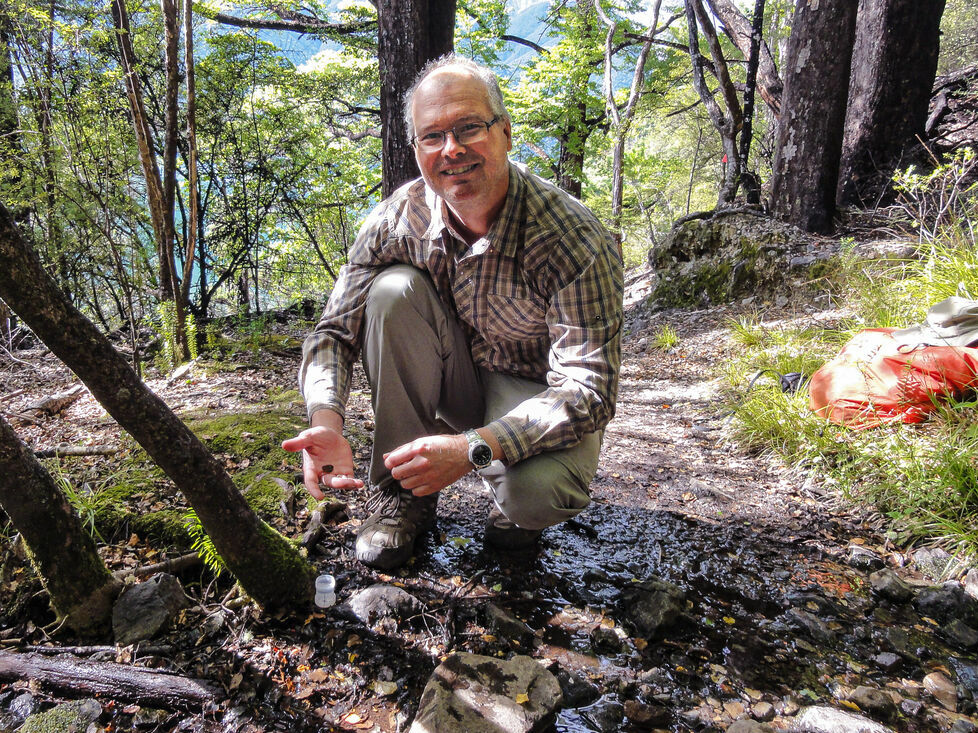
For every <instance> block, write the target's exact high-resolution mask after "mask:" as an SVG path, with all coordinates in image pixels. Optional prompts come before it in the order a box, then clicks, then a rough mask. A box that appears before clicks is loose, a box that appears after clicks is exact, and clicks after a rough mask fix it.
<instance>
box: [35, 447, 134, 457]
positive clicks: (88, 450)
mask: <svg viewBox="0 0 978 733" xmlns="http://www.w3.org/2000/svg"><path fill="white" fill-rule="evenodd" d="M121 450H122V448H120V447H119V446H117V445H58V446H55V447H53V448H37V449H35V451H34V456H35V457H36V458H58V457H60V456H111V455H115V454H116V453H118V452H119V451H121Z"/></svg>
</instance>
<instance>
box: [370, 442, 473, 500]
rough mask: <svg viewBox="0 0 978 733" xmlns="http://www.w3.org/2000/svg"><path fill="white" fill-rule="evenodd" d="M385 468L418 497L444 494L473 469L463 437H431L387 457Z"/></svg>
mask: <svg viewBox="0 0 978 733" xmlns="http://www.w3.org/2000/svg"><path fill="white" fill-rule="evenodd" d="M384 465H385V466H387V468H388V469H389V470H390V472H391V476H393V477H394V478H395V479H397V481H398V483H400V484H401V487H402V488H404V489H408V490H410V491H412V492H413V493H414V495H415V496H425V495H427V494H434V493H435V492H436V491H441V490H442V489H444V488H445V487H446V486H449V485H450V484H452V483H453V482H455V481H457V480H458V479H460V478H461V477H462V476H464V475H465V474H467V473H468V472H469V471H471V470H472V464H471V463H469V442H468V441H467V440H466V439H465V436H464V435H429V436H426V437H424V438H418V439H417V440H412V441H411V442H410V443H406V444H405V445H402V446H401V447H400V448H395V449H394V450H392V451H391V452H390V453H386V454H384Z"/></svg>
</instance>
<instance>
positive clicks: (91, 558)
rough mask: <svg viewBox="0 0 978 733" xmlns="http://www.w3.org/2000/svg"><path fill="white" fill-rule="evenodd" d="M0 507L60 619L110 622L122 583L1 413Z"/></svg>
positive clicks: (92, 624)
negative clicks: (114, 576)
mask: <svg viewBox="0 0 978 733" xmlns="http://www.w3.org/2000/svg"><path fill="white" fill-rule="evenodd" d="M0 507H3V510H4V512H6V513H7V516H8V517H10V521H11V522H13V525H14V528H15V529H16V530H17V531H18V532H20V534H21V536H22V537H23V538H24V542H26V543H27V548H28V550H29V553H30V559H31V564H32V565H33V566H34V569H35V570H36V571H37V574H38V575H39V576H40V578H41V582H42V583H43V584H44V587H45V588H46V589H47V591H48V593H49V594H50V596H51V606H52V607H53V608H54V611H55V613H56V614H57V616H58V619H59V620H61V619H63V620H64V621H65V622H66V623H67V624H68V625H69V626H70V627H71V628H72V629H74V630H75V631H89V630H96V629H99V628H104V627H106V626H108V624H109V623H110V622H111V619H112V603H113V601H114V600H115V598H116V596H117V595H118V594H119V591H120V590H122V583H120V582H119V581H118V580H116V579H115V578H113V577H112V574H111V573H110V572H109V570H108V568H106V567H105V564H104V563H103V562H102V558H100V557H99V555H98V552H97V551H96V549H95V542H93V541H92V538H91V537H90V536H89V535H88V534H87V533H86V532H85V529H84V527H82V524H81V521H80V520H79V518H78V515H77V514H76V513H75V511H74V509H73V508H72V506H71V504H70V503H69V502H68V499H67V498H66V497H65V495H64V493H63V492H62V491H61V490H60V489H58V486H57V485H56V484H55V483H54V479H52V478H51V475H50V474H49V473H48V472H47V471H45V470H44V466H42V465H41V464H40V463H38V461H37V459H36V458H35V457H34V454H33V453H32V452H31V450H30V449H29V448H28V447H27V446H26V445H24V444H23V442H21V440H20V439H19V438H18V437H17V434H16V433H15V432H14V430H13V428H12V427H10V425H9V424H7V422H6V420H4V419H3V418H2V417H0Z"/></svg>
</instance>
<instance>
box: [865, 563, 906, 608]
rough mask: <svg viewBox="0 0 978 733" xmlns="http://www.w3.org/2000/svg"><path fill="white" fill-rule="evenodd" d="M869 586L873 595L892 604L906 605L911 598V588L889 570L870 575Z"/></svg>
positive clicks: (885, 569) (884, 569)
mask: <svg viewBox="0 0 978 733" xmlns="http://www.w3.org/2000/svg"><path fill="white" fill-rule="evenodd" d="M869 584H870V586H872V589H873V593H875V594H876V595H878V596H879V597H880V598H884V599H885V600H887V601H892V602H893V603H906V602H907V601H909V600H910V599H911V598H913V588H911V587H910V586H909V585H908V584H907V583H906V582H905V581H904V580H903V578H901V577H900V576H899V575H897V574H896V573H895V572H893V571H892V570H890V569H889V568H883V569H882V570H877V571H876V572H875V573H871V574H870V576H869Z"/></svg>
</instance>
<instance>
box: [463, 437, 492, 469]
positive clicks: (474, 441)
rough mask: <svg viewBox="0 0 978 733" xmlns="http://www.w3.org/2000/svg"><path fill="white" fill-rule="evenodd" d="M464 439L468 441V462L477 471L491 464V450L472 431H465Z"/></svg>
mask: <svg viewBox="0 0 978 733" xmlns="http://www.w3.org/2000/svg"><path fill="white" fill-rule="evenodd" d="M465 439H466V440H468V441H469V462H470V463H471V464H472V465H473V466H475V470H476V471H478V470H480V469H482V468H485V467H486V466H488V465H489V464H490V463H492V448H490V447H489V444H488V443H487V442H486V441H484V440H483V439H482V436H480V435H479V434H478V433H477V432H475V431H474V430H466V431H465Z"/></svg>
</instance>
